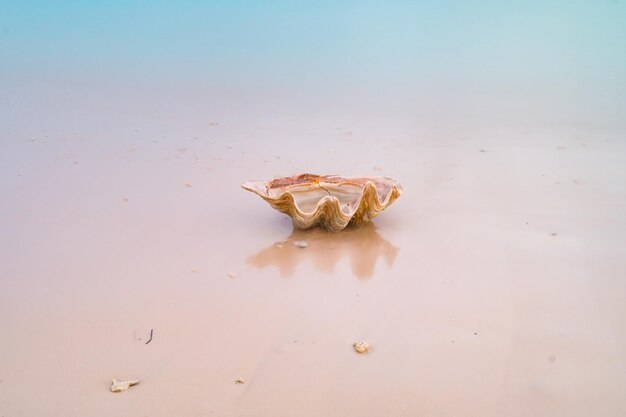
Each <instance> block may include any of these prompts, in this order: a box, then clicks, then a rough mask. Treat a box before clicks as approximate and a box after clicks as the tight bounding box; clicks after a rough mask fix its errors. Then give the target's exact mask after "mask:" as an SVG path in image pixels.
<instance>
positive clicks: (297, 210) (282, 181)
mask: <svg viewBox="0 0 626 417" xmlns="http://www.w3.org/2000/svg"><path fill="white" fill-rule="evenodd" d="M241 186H242V187H243V188H244V189H246V190H248V191H251V192H253V193H255V194H258V195H259V196H260V197H261V198H262V199H264V200H265V201H267V202H268V203H269V204H270V205H271V206H272V207H273V208H275V209H276V210H278V211H280V212H282V213H285V214H288V215H289V216H290V217H291V219H292V221H293V226H294V227H295V228H297V229H309V228H311V227H315V226H320V227H322V228H324V229H326V230H329V231H331V232H337V231H339V230H342V229H344V228H345V227H346V226H347V225H348V224H354V225H357V226H360V225H363V224H365V223H367V222H369V221H370V220H371V219H373V218H374V217H376V215H378V213H380V212H381V211H383V210H384V209H386V208H387V207H389V206H390V205H391V203H393V202H394V201H395V200H396V199H397V198H398V197H399V196H400V194H402V187H401V186H400V184H398V183H397V182H396V181H394V180H392V179H391V178H387V177H354V178H344V177H339V176H334V175H327V176H320V175H315V174H300V175H295V176H293V177H285V178H277V179H274V180H271V181H251V182H246V183H244V184H242V185H241Z"/></svg>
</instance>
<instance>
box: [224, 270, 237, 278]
mask: <svg viewBox="0 0 626 417" xmlns="http://www.w3.org/2000/svg"><path fill="white" fill-rule="evenodd" d="M226 275H227V276H228V278H230V279H235V278H237V277H239V274H238V273H236V272H229V273H228V274H226Z"/></svg>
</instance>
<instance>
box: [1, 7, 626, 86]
mask: <svg viewBox="0 0 626 417" xmlns="http://www.w3.org/2000/svg"><path fill="white" fill-rule="evenodd" d="M625 22H626V3H625V2H623V1H604V0H602V1H586V2H580V1H578V2H576V1H520V2H495V1H494V2H491V1H475V2H468V1H398V2H373V1H317V2H302V1H290V2H287V1H263V2H261V1H257V2H254V1H228V2H227V1H222V2H210V1H203V2H164V1H160V2H159V1H143V2H139V1H136V2H132V1H109V2H94V1H73V2H70V1H55V2H51V1H50V2H45V1H42V2H29V1H7V0H3V1H0V77H2V78H3V79H4V81H5V82H10V80H13V79H22V80H23V79H26V80H27V79H28V78H29V77H31V78H33V79H38V78H41V77H47V78H51V79H54V78H57V77H61V78H66V79H67V78H73V77H74V78H81V77H100V78H109V79H117V80H134V79H135V80H137V79H142V80H152V81H159V80H168V81H170V82H172V81H173V82H177V81H179V82H200V81H202V82H206V83H222V84H224V83H226V84H232V85H238V84H239V85H255V84H270V85H272V84H276V85H281V86H285V88H289V87H290V86H291V87H294V86H298V85H300V86H302V85H305V86H309V87H310V88H312V89H314V88H328V89H331V88H336V87H342V88H345V87H346V86H347V88H350V87H352V88H362V87H363V86H377V87H379V88H389V89H391V90H396V91H400V90H403V89H409V90H411V89H419V88H421V87H423V86H426V85H428V86H434V87H435V88H436V87H437V86H441V87H442V88H444V87H449V86H474V87H475V88H481V86H484V85H490V86H492V87H493V86H495V88H498V86H501V87H502V88H511V86H513V87H514V88H537V89H541V88H548V87H553V86H561V88H564V89H572V90H580V89H582V90H585V91H587V90H588V91H589V92H593V91H604V92H607V93H615V94H618V93H619V94H624V93H626V87H625V85H626V82H625V81H626V23H625ZM0 81H2V80H0Z"/></svg>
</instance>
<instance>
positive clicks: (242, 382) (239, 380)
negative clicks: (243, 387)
mask: <svg viewBox="0 0 626 417" xmlns="http://www.w3.org/2000/svg"><path fill="white" fill-rule="evenodd" d="M245 383H246V381H244V380H243V378H237V379H235V384H245Z"/></svg>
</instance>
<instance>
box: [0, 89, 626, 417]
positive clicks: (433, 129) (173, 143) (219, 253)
mask: <svg viewBox="0 0 626 417" xmlns="http://www.w3.org/2000/svg"><path fill="white" fill-rule="evenodd" d="M153 91H154V90H150V89H147V90H145V91H143V92H140V93H141V94H140V97H141V98H140V99H134V98H133V97H136V96H137V94H136V93H137V91H135V92H134V93H133V94H131V93H123V92H121V91H110V90H109V91H108V90H106V89H102V90H98V91H96V92H91V95H83V94H82V93H80V92H78V91H75V92H72V90H65V89H63V88H61V89H59V90H46V91H43V90H40V91H37V92H33V94H32V95H31V96H28V95H27V96H24V95H23V94H22V93H21V92H20V94H18V93H17V92H14V93H11V92H8V93H5V95H4V97H3V98H4V101H3V104H2V106H3V109H4V110H6V111H9V112H10V115H9V116H10V117H9V116H6V117H5V119H4V123H3V124H2V125H1V126H0V134H1V135H2V140H1V143H0V146H1V149H0V171H1V176H0V193H1V194H0V195H1V199H0V200H1V202H0V229H1V230H2V235H1V237H0V247H1V257H2V262H0V415H1V416H6V417H9V416H10V417H31V416H56V417H64V416H87V415H88V416H94V417H97V416H103V417H104V416H107V417H110V416H118V415H127V416H130V415H137V416H174V415H178V416H208V415H215V416H257V417H258V416H268V417H270V416H271V417H279V416H296V415H297V416H327V417H332V416H346V415H359V416H372V417H374V416H465V417H470V416H476V417H488V416H494V417H496V416H511V417H514V416H533V417H541V416H546V417H548V416H551V417H554V416H569V417H575V416H592V415H593V416H604V417H611V416H615V417H617V416H623V415H625V414H626V395H625V393H626V365H625V357H624V349H625V346H626V281H625V280H624V277H625V276H626V253H625V251H626V247H625V245H624V236H626V220H625V218H624V213H625V212H626V189H625V188H624V178H626V143H625V142H624V140H623V139H624V135H625V134H626V129H625V128H624V127H623V126H619V125H609V124H603V123H595V124H594V123H587V124H583V123H581V124H576V123H574V122H573V121H572V120H569V121H568V120H566V121H553V122H550V123H547V122H545V121H543V120H541V119H539V118H536V119H533V118H528V117H514V118H510V119H502V118H501V119H498V120H496V121H493V120H486V119H476V120H474V119H472V118H471V117H468V118H460V116H459V117H457V116H454V117H452V116H450V118H449V119H445V118H430V117H425V116H424V115H422V116H421V117H418V118H413V117H412V116H411V114H409V113H410V112H407V113H405V114H399V115H398V114H397V113H396V112H395V110H394V108H392V107H390V108H388V109H386V110H380V109H378V110H377V112H378V113H375V112H373V113H370V112H369V111H368V108H364V109H355V108H352V110H351V113H347V112H344V113H342V112H341V111H339V110H338V109H339V107H337V108H335V110H336V112H335V113H333V114H330V113H329V114H325V113H323V112H319V108H308V109H304V110H301V111H300V110H298V111H295V110H289V109H287V108H281V109H279V110H280V111H279V110H276V109H274V108H272V109H270V110H268V109H267V108H265V109H263V110H258V108H257V113H256V114H255V113H250V112H248V111H246V110H250V108H251V107H246V104H243V103H245V102H246V97H240V98H237V97H235V98H232V97H230V98H228V97H222V98H221V99H220V100H217V99H216V98H215V97H213V96H211V95H210V94H208V93H207V94H205V95H203V94H202V93H198V94H197V95H195V96H194V95H192V96H185V97H181V96H176V95H175V94H170V93H169V92H167V91H165V92H162V93H158V94H161V96H159V97H156V99H155V97H153V95H155V94H157V93H154V92H153ZM60 103H65V104H64V105H63V106H61V105H60ZM203 103H204V104H203ZM207 103H208V104H207ZM224 103H226V105H224ZM222 107H223V108H225V109H226V110H223V111H220V110H219V109H220V108H222ZM294 107H297V106H294ZM260 108H262V106H261V107H260ZM316 110H317V112H316ZM381 111H382V113H381ZM385 112H386V113H385ZM5 114H6V113H5ZM372 114H377V115H378V116H377V117H372ZM299 172H313V173H319V174H341V175H386V176H390V177H393V178H395V179H397V180H398V181H400V182H401V184H402V185H403V188H404V193H403V195H402V196H401V197H400V199H398V201H396V202H395V203H394V205H393V206H392V207H390V208H389V209H388V210H387V211H385V212H384V213H382V214H381V215H380V216H379V217H377V218H376V219H375V221H374V222H373V223H372V224H371V225H369V226H367V227H364V228H362V229H349V230H346V231H344V232H341V233H337V234H328V233H325V232H323V231H320V230H312V231H294V230H292V228H291V224H290V222H289V219H288V218H286V217H285V216H284V215H281V214H280V213H277V212H275V211H274V210H272V209H271V208H270V207H269V206H268V205H267V204H266V203H265V202H263V201H262V200H261V199H260V198H258V197H257V196H254V195H253V194H251V193H248V192H246V191H244V190H242V189H241V188H240V187H239V185H240V183H242V182H244V181H247V180H255V179H267V178H272V177H274V176H279V175H289V174H294V173H299ZM296 240H305V241H307V242H308V243H309V246H308V247H307V248H296V247H295V246H293V245H292V242H293V241H296ZM230 273H236V275H232V276H229V274H230ZM151 330H153V337H152V340H151V341H150V343H148V344H146V342H147V341H148V340H149V337H150V332H151ZM361 339H363V340H365V341H367V342H368V343H369V345H370V346H371V349H370V351H369V352H368V353H367V354H364V355H359V354H357V353H355V352H354V350H353V348H352V343H353V342H354V341H356V340H361ZM112 378H117V379H131V378H138V379H140V380H141V383H140V384H139V385H137V386H135V387H132V388H131V389H130V390H129V391H127V392H123V393H119V394H113V393H111V392H109V385H110V381H111V379H112ZM238 378H241V379H243V380H244V381H245V383H244V384H236V383H235V381H236V380H237V379H238Z"/></svg>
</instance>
